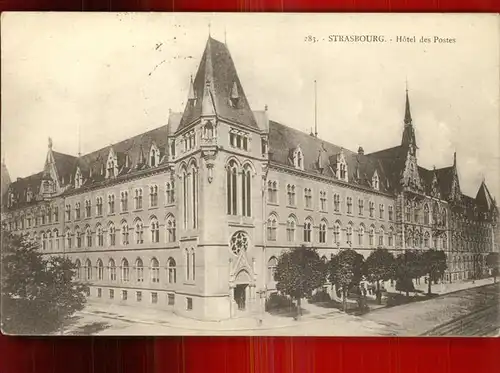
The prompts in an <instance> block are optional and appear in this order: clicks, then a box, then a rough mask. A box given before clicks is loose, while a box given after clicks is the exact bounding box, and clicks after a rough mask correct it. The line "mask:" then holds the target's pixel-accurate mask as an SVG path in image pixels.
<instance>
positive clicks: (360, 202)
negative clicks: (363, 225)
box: [358, 198, 365, 215]
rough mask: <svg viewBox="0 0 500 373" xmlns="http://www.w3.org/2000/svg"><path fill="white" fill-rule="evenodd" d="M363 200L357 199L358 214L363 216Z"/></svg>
mask: <svg viewBox="0 0 500 373" xmlns="http://www.w3.org/2000/svg"><path fill="white" fill-rule="evenodd" d="M364 202H365V201H364V200H363V199H362V198H360V199H358V210H359V211H358V214H359V215H363V210H364Z"/></svg>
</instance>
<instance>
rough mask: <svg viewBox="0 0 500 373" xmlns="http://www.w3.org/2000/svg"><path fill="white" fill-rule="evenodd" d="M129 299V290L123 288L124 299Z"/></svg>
mask: <svg viewBox="0 0 500 373" xmlns="http://www.w3.org/2000/svg"><path fill="white" fill-rule="evenodd" d="M127 299H128V293H127V290H122V300H127Z"/></svg>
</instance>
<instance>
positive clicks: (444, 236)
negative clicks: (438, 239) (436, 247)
mask: <svg viewBox="0 0 500 373" xmlns="http://www.w3.org/2000/svg"><path fill="white" fill-rule="evenodd" d="M447 249H448V236H447V235H446V233H445V234H443V250H447Z"/></svg>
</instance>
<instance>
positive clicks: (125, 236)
mask: <svg viewBox="0 0 500 373" xmlns="http://www.w3.org/2000/svg"><path fill="white" fill-rule="evenodd" d="M128 230H129V228H128V224H127V223H126V222H124V223H123V224H122V228H121V233H122V245H128V244H129V241H128V236H129V232H128Z"/></svg>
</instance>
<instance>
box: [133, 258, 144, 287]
mask: <svg viewBox="0 0 500 373" xmlns="http://www.w3.org/2000/svg"><path fill="white" fill-rule="evenodd" d="M135 278H136V280H137V282H143V281H144V264H143V263H142V259H141V258H137V259H136V261H135Z"/></svg>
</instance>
